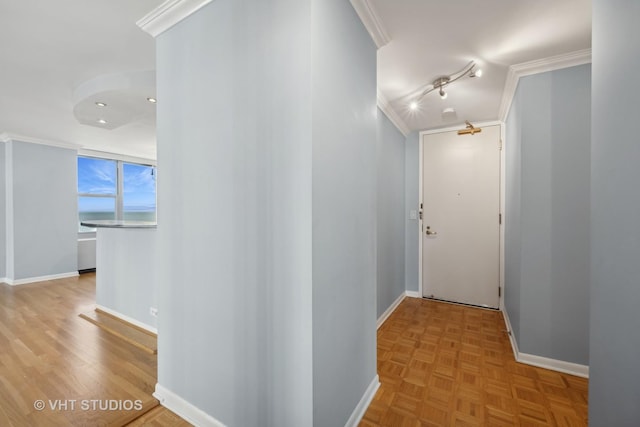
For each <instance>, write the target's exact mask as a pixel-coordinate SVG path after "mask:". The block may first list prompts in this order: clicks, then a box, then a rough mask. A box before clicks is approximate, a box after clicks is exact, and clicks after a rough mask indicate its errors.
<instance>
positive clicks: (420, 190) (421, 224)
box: [407, 132, 424, 298]
mask: <svg viewBox="0 0 640 427" xmlns="http://www.w3.org/2000/svg"><path fill="white" fill-rule="evenodd" d="M422 138H423V135H422V132H420V133H419V134H418V157H419V159H418V168H419V170H418V181H419V182H418V298H422V297H423V296H424V292H423V290H422V229H423V228H424V220H423V219H422V216H423V215H422V213H423V209H422V207H423V206H424V205H423V203H424V199H423V195H422V193H423V188H422V187H423V182H424V171H423V169H424V165H423V164H422V163H423V156H424V153H423V152H422V150H423V144H422ZM407 292H408V291H407Z"/></svg>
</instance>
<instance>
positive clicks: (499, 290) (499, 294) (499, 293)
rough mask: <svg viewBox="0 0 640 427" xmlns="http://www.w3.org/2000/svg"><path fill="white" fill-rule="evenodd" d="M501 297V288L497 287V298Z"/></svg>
mask: <svg viewBox="0 0 640 427" xmlns="http://www.w3.org/2000/svg"><path fill="white" fill-rule="evenodd" d="M501 296H502V288H501V287H500V286H498V297H501Z"/></svg>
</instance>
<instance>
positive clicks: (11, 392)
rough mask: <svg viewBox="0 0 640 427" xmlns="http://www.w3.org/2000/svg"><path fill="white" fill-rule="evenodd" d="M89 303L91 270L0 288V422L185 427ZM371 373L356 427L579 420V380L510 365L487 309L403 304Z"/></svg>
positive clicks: (141, 358)
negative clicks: (128, 404)
mask: <svg viewBox="0 0 640 427" xmlns="http://www.w3.org/2000/svg"><path fill="white" fill-rule="evenodd" d="M94 304H95V275H94V274H85V275H82V276H81V277H80V278H72V279H62V280H55V281H50V282H42V283H36V284H30V285H22V286H16V287H11V286H8V285H5V284H0V426H3V427H4V426H7V427H11V426H15V427H22V426H67V425H71V426H98V425H107V426H122V425H130V426H144V425H151V426H159V427H183V426H189V425H190V424H189V423H187V422H186V421H184V420H182V419H181V418H179V417H178V416H176V415H175V414H173V413H172V412H170V411H169V410H167V409H166V408H162V407H160V406H158V402H157V401H156V400H155V399H154V398H153V397H152V396H151V393H152V392H153V389H154V386H155V383H156V378H157V377H156V370H157V356H156V355H153V354H149V352H145V351H143V350H141V349H139V348H136V347H135V346H133V345H131V344H129V343H127V342H125V341H123V340H121V339H119V338H117V337H115V336H113V335H111V334H109V333H107V332H105V331H102V330H100V328H98V327H96V326H95V325H93V324H91V323H90V322H88V321H86V320H83V319H81V318H80V317H79V316H78V314H80V313H86V312H89V311H91V310H93V308H94ZM378 373H379V375H380V380H381V383H382V385H381V387H380V389H379V390H378V393H377V394H376V397H375V399H374V401H373V402H372V403H371V405H370V406H369V408H368V410H367V412H366V413H365V416H364V418H363V420H362V422H361V424H360V425H361V426H363V427H381V426H514V425H515V426H556V425H557V426H585V425H587V380H585V379H583V378H578V377H573V376H571V375H564V374H559V373H557V372H553V371H548V370H545V369H540V368H535V367H531V366H527V365H522V364H519V363H516V362H515V361H514V358H513V353H512V351H511V347H510V345H509V339H508V337H507V335H506V332H505V327H504V322H503V319H502V315H501V314H500V313H498V312H493V311H488V310H481V309H475V308H469V307H463V306H457V305H451V304H446V303H439V302H434V301H427V300H422V299H413V298H407V299H405V300H404V301H403V302H402V303H401V304H400V306H399V307H398V309H397V310H396V311H395V312H394V313H393V314H392V315H391V316H390V317H389V319H387V321H386V322H385V323H384V325H382V327H381V328H380V329H379V330H378ZM39 400H41V401H43V402H44V404H45V409H44V410H37V409H36V408H35V407H34V405H37V403H36V401H39ZM83 400H88V401H91V400H100V401H106V400H116V401H136V400H140V401H141V402H142V404H143V409H142V410H140V411H137V410H100V409H99V408H98V409H97V410H85V409H83V408H82V407H81V405H82V403H83V402H82V401H83ZM72 401H75V403H74V404H75V405H76V407H75V408H74V409H72V408H71V405H72V403H71V402H72ZM57 402H63V403H64V402H66V404H67V407H66V408H64V409H61V408H56V409H53V408H51V406H52V404H56V403H57ZM147 411H148V412H147Z"/></svg>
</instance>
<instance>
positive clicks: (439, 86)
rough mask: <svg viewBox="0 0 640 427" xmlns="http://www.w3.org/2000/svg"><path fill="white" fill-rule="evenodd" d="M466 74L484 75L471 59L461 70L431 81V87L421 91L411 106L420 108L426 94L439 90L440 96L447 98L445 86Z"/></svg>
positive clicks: (413, 108) (473, 75)
mask: <svg viewBox="0 0 640 427" xmlns="http://www.w3.org/2000/svg"><path fill="white" fill-rule="evenodd" d="M465 76H469V77H480V76H482V70H480V69H478V68H476V62H475V61H469V63H468V64H467V65H465V66H464V67H463V68H462V69H461V70H460V71H458V72H456V73H453V74H450V75H448V76H440V77H438V78H437V79H435V80H434V81H433V83H431V85H430V87H428V88H427V89H425V90H424V91H422V92H421V93H420V95H418V96H417V97H416V98H415V99H414V100H413V101H412V102H411V104H410V108H411V109H412V110H415V109H417V108H418V105H419V103H420V101H422V98H424V97H425V95H427V94H429V93H431V92H433V91H435V90H437V91H438V94H439V95H440V98H442V99H446V98H447V92H445V90H444V89H445V88H446V87H447V86H449V85H450V84H451V83H453V82H455V81H456V80H459V79H461V78H463V77H465Z"/></svg>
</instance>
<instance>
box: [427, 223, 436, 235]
mask: <svg viewBox="0 0 640 427" xmlns="http://www.w3.org/2000/svg"><path fill="white" fill-rule="evenodd" d="M426 234H427V236H434V235H436V234H438V232H437V231H431V227H430V226H428V225H427V231H426Z"/></svg>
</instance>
